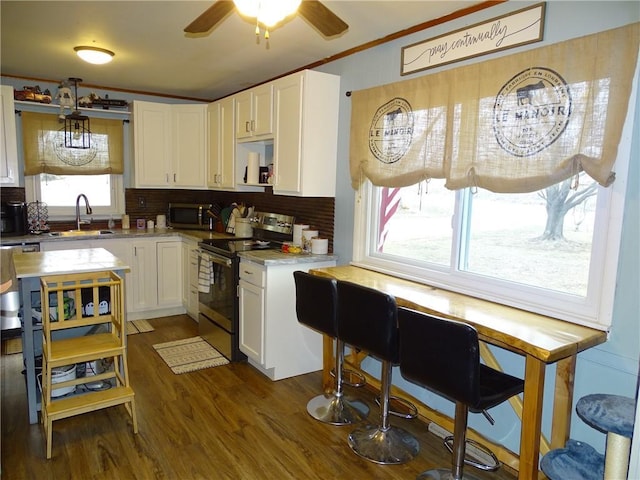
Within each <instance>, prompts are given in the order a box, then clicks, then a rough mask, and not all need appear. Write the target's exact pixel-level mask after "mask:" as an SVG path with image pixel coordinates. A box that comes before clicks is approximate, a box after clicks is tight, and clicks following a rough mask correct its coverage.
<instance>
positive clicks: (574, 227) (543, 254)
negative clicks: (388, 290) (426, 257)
mask: <svg viewBox="0 0 640 480" xmlns="http://www.w3.org/2000/svg"><path fill="white" fill-rule="evenodd" d="M583 181H584V180H583ZM570 182H571V180H567V181H565V182H561V183H560V184H558V185H555V186H553V187H550V188H548V189H545V190H541V191H540V192H534V193H526V194H495V193H491V192H488V191H486V190H478V192H477V193H475V194H473V195H471V194H470V195H469V210H468V211H469V212H470V218H469V223H468V231H466V242H464V241H463V244H465V243H466V247H467V248H466V249H463V252H465V254H464V255H461V257H460V269H461V270H466V271H469V272H473V273H478V274H481V275H486V276H489V277H494V278H498V279H502V280H508V281H511V282H517V283H521V284H526V285H532V286H535V287H541V288H546V289H550V290H556V291H560V292H565V293H570V294H575V295H579V296H582V297H585V296H586V294H587V284H588V279H589V263H590V259H591V246H592V236H593V226H594V221H595V203H596V193H597V188H596V185H595V183H594V182H590V183H588V184H587V185H585V186H584V187H583V186H581V187H580V188H579V189H578V190H577V191H574V190H571V189H570ZM463 235H464V234H463Z"/></svg>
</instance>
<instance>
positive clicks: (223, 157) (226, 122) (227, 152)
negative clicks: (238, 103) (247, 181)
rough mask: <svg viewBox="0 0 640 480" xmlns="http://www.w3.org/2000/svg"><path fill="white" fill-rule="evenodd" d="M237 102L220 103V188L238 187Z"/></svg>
mask: <svg viewBox="0 0 640 480" xmlns="http://www.w3.org/2000/svg"><path fill="white" fill-rule="evenodd" d="M235 124H236V123H235V100H234V99H233V98H225V99H224V100H221V101H220V142H221V144H220V176H221V179H220V187H222V188H229V189H232V188H235V186H236V176H235V169H236V130H235Z"/></svg>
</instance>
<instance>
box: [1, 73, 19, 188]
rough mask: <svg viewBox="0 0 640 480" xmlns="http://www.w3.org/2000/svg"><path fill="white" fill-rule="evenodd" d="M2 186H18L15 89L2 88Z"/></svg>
mask: <svg viewBox="0 0 640 480" xmlns="http://www.w3.org/2000/svg"><path fill="white" fill-rule="evenodd" d="M0 103H1V104H2V105H1V109H0V135H1V137H0V143H1V145H0V184H2V185H3V186H5V187H17V186H18V146H17V138H16V117H15V112H14V106H13V87H11V86H8V85H2V86H1V88H0Z"/></svg>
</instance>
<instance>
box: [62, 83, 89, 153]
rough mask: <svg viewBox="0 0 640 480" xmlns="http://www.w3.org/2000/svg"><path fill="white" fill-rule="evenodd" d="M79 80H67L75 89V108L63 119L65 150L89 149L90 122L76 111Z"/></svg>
mask: <svg viewBox="0 0 640 480" xmlns="http://www.w3.org/2000/svg"><path fill="white" fill-rule="evenodd" d="M81 81H82V79H81V78H74V77H71V78H69V82H72V83H73V85H74V87H75V103H76V108H75V110H74V111H73V112H71V113H70V114H69V115H66V116H65V117H64V146H65V148H80V149H90V148H91V128H90V120H89V117H87V116H86V115H82V114H81V113H80V111H79V110H78V82H81Z"/></svg>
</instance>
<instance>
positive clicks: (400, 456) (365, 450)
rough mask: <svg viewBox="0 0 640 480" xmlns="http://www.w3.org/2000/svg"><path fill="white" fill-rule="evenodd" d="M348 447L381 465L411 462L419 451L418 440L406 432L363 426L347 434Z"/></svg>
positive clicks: (400, 429) (393, 428)
mask: <svg viewBox="0 0 640 480" xmlns="http://www.w3.org/2000/svg"><path fill="white" fill-rule="evenodd" d="M348 440H349V446H350V447H351V449H352V450H353V451H354V452H355V453H356V454H357V455H359V456H361V457H362V458H366V459H367V460H369V461H371V462H374V463H380V464H383V465H396V464H400V463H406V462H408V461H409V460H412V459H413V458H414V457H415V456H416V455H417V454H418V452H419V451H420V444H419V443H418V440H416V438H415V437H414V436H413V435H411V434H410V433H409V432H407V431H406V430H404V429H402V428H399V427H389V428H387V429H386V430H382V429H381V428H380V427H378V426H377V425H365V426H363V427H361V428H358V429H356V430H354V431H353V432H351V433H350V434H349V439H348Z"/></svg>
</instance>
